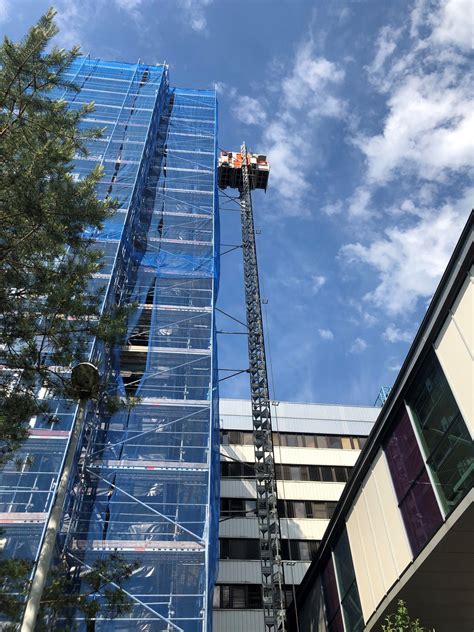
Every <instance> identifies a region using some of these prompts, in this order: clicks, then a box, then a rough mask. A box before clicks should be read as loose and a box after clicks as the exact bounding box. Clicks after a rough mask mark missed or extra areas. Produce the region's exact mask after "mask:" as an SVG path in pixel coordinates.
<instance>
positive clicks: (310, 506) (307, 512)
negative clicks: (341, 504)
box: [278, 500, 337, 520]
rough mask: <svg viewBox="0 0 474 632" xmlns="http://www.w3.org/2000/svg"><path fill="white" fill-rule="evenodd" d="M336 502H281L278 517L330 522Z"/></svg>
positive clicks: (279, 502)
mask: <svg viewBox="0 0 474 632" xmlns="http://www.w3.org/2000/svg"><path fill="white" fill-rule="evenodd" d="M336 504H337V503H335V502H325V501H317V500H301V501H300V500H279V501H278V515H279V516H280V518H316V519H320V520H329V519H330V518H331V517H332V515H333V513H334V509H335V507H336Z"/></svg>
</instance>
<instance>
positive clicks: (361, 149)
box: [0, 0, 474, 404]
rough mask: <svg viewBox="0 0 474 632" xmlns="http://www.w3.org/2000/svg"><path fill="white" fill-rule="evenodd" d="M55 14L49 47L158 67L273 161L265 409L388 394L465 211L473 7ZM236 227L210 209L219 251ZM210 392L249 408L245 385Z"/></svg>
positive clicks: (448, 3)
mask: <svg viewBox="0 0 474 632" xmlns="http://www.w3.org/2000/svg"><path fill="white" fill-rule="evenodd" d="M49 4H50V3H49V2H43V0H30V1H28V0H15V1H13V0H0V26H1V27H2V31H3V32H4V33H6V34H8V35H9V36H10V37H12V38H14V39H15V38H19V37H21V36H22V35H23V34H24V32H25V30H26V28H27V27H28V26H29V25H30V24H31V23H32V22H34V21H35V20H36V19H37V18H38V17H39V15H40V14H41V13H42V12H43V11H44V10H46V8H47V7H48V6H49ZM55 7H56V9H57V10H58V23H59V25H60V27H61V33H60V36H59V37H58V41H59V43H60V44H61V45H63V46H72V45H73V44H76V43H78V44H80V45H81V47H82V49H83V51H84V52H86V53H88V52H90V53H91V55H92V56H97V57H103V58H106V59H117V60H122V61H131V62H136V61H137V60H138V59H141V60H142V61H144V62H147V63H161V62H163V61H166V62H167V63H169V64H170V78H171V82H172V84H173V85H178V86H184V87H196V88H209V87H213V86H214V85H216V86H217V89H218V92H219V107H220V116H219V144H220V146H221V147H222V148H225V149H236V148H238V147H239V146H240V143H241V141H242V140H243V139H245V140H246V141H247V144H248V145H249V147H250V148H251V149H253V150H255V151H257V152H259V153H267V154H268V156H269V159H270V160H271V170H272V171H271V176H270V185H269V190H268V192H267V194H263V193H261V192H257V193H256V194H255V196H254V210H255V215H256V225H257V228H259V229H261V234H260V235H259V237H258V250H259V258H260V259H259V261H260V273H261V277H262V282H263V296H264V297H265V298H266V299H268V303H267V304H265V307H264V309H265V317H266V323H267V343H269V344H268V348H267V353H268V354H269V355H270V356H271V369H272V370H271V373H272V375H273V378H272V382H273V389H274V391H273V396H274V397H275V398H276V399H280V400H290V401H315V402H333V403H352V404H372V403H373V402H374V400H375V398H376V396H377V393H378V389H379V387H380V386H381V385H390V384H391V383H393V381H394V379H395V377H396V375H397V371H398V368H399V367H400V365H401V363H402V361H403V358H404V357H405V355H406V353H407V350H408V348H409V345H410V342H411V340H412V338H413V335H414V333H415V332H416V329H417V327H418V325H419V322H420V320H421V318H422V317H423V314H424V312H425V311H426V307H427V305H428V303H429V299H430V297H431V295H432V293H433V291H434V289H435V287H436V285H437V282H438V280H439V278H440V276H441V274H442V272H443V270H444V268H445V265H446V263H447V261H448V258H449V256H450V253H451V251H452V249H453V247H454V244H455V243H456V240H457V238H458V236H459V234H460V232H461V229H462V227H463V225H464V222H465V221H466V219H467V216H468V213H469V210H470V209H471V208H472V206H473V199H474V196H473V193H474V187H473V183H472V165H473V164H474V160H473V158H474V114H473V108H472V70H471V68H472V46H473V41H474V35H473V31H474V27H473V24H474V21H473V15H472V3H471V2H470V1H469V0H444V1H443V2H441V3H440V2H436V1H430V0H412V1H404V0H384V1H382V2H381V1H380V0H376V1H370V0H367V1H365V0H358V1H353V2H344V1H342V0H341V1H337V0H332V1H331V2H327V1H325V0H316V1H313V2H306V1H305V0H261V1H260V2H252V1H251V0H241V1H240V2H235V1H233V0H232V1H231V0H81V2H79V1H73V0H57V2H56V4H55ZM226 206H228V205H226ZM232 206H235V205H233V204H232V203H230V207H232ZM235 208H237V207H236V206H235ZM238 220H239V218H238V213H233V212H227V211H224V210H223V212H222V241H223V243H229V244H237V243H238V242H239V230H240V229H239V222H238ZM219 306H220V307H221V309H223V310H225V311H227V312H230V313H231V314H233V315H234V316H236V317H237V318H244V314H245V312H244V303H243V292H242V284H241V263H240V251H238V250H237V251H236V252H235V253H232V254H228V255H225V256H224V257H223V258H222V280H221V293H220V298H219ZM219 326H220V328H221V329H225V330H227V331H237V330H238V327H234V325H233V324H232V322H231V321H229V320H225V319H222V320H220V322H219ZM220 343H221V344H220V363H221V366H222V367H224V368H236V369H239V368H245V366H246V365H247V361H246V347H245V337H244V336H230V335H229V336H225V335H222V336H220ZM221 392H222V395H224V396H236V397H245V396H247V393H248V387H247V378H246V376H242V377H241V378H235V379H231V380H227V381H225V382H223V383H222V389H221Z"/></svg>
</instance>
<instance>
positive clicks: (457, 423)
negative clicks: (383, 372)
mask: <svg viewBox="0 0 474 632" xmlns="http://www.w3.org/2000/svg"><path fill="white" fill-rule="evenodd" d="M407 403H408V405H409V407H410V410H411V411H412V413H413V417H414V420H415V423H416V426H417V428H418V431H419V433H420V436H421V439H422V442H423V445H424V447H425V449H426V453H427V456H428V458H427V463H428V465H429V467H430V469H431V471H432V472H433V475H434V477H435V479H436V480H437V483H439V485H438V489H439V490H440V492H441V495H442V499H443V502H444V505H445V508H446V509H447V510H449V509H451V508H452V507H455V506H456V505H457V503H458V502H459V500H460V499H461V498H462V497H463V496H464V494H465V493H466V492H467V491H469V490H470V489H471V488H472V487H473V485H474V446H473V442H472V439H471V436H470V434H469V431H468V429H467V427H466V424H465V422H464V419H463V418H462V416H461V413H460V412H459V408H458V405H457V404H456V400H455V399H454V396H453V394H452V392H451V389H450V388H449V384H448V382H447V380H446V377H445V375H444V373H443V370H442V368H441V365H440V363H439V361H438V358H437V357H436V354H435V352H434V350H433V349H431V350H430V352H429V355H428V357H427V358H426V360H425V362H424V363H423V366H422V367H421V370H420V371H419V373H418V375H417V376H416V378H415V383H414V385H413V386H412V388H411V389H410V391H409V393H408V396H407Z"/></svg>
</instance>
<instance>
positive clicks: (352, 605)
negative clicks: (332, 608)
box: [342, 581, 364, 632]
mask: <svg viewBox="0 0 474 632" xmlns="http://www.w3.org/2000/svg"><path fill="white" fill-rule="evenodd" d="M342 612H343V613H344V623H345V624H346V632H362V630H363V629H364V618H363V616H362V608H361V605H360V598H359V591H358V589H357V584H356V583H355V581H354V583H353V584H352V586H351V587H350V589H349V590H348V592H347V594H346V595H345V597H344V599H343V600H342Z"/></svg>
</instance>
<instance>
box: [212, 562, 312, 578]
mask: <svg viewBox="0 0 474 632" xmlns="http://www.w3.org/2000/svg"><path fill="white" fill-rule="evenodd" d="M310 564H311V562H284V565H285V581H286V582H287V583H289V584H292V583H295V584H299V583H300V582H301V581H302V579H303V577H304V575H305V573H306V571H307V570H308V568H309V567H310ZM287 569H290V570H287ZM287 574H289V576H288V577H286V575H287ZM261 581H262V570H261V568H260V562H259V561H258V560H255V561H254V560H221V561H220V562H219V575H218V578H217V583H218V584H260V583H261Z"/></svg>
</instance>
